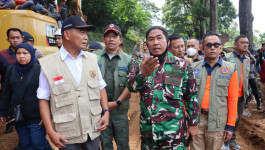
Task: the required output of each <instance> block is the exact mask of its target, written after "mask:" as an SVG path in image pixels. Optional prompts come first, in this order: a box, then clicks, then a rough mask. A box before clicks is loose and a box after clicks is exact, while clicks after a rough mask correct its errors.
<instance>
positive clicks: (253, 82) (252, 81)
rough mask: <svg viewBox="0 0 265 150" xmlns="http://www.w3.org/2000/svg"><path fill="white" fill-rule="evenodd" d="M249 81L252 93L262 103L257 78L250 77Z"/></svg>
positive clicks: (258, 102)
mask: <svg viewBox="0 0 265 150" xmlns="http://www.w3.org/2000/svg"><path fill="white" fill-rule="evenodd" d="M248 83H249V85H250V88H251V90H252V94H253V95H254V97H255V99H256V101H257V104H260V100H259V99H260V96H259V91H258V88H257V83H256V80H255V79H248Z"/></svg>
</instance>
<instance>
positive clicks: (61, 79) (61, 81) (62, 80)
mask: <svg viewBox="0 0 265 150" xmlns="http://www.w3.org/2000/svg"><path fill="white" fill-rule="evenodd" d="M53 81H54V84H55V85H58V84H60V83H63V82H64V79H63V76H59V77H55V78H53Z"/></svg>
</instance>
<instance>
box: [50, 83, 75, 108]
mask: <svg viewBox="0 0 265 150" xmlns="http://www.w3.org/2000/svg"><path fill="white" fill-rule="evenodd" d="M70 90H71V85H70V84H62V85H57V86H55V87H54V88H53V89H52V92H53V94H54V95H55V96H54V101H55V107H56V108H59V107H63V106H67V105H71V104H73V103H74V102H73V99H74V97H73V95H72V94H70Z"/></svg>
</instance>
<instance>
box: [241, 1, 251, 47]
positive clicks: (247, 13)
mask: <svg viewBox="0 0 265 150" xmlns="http://www.w3.org/2000/svg"><path fill="white" fill-rule="evenodd" d="M253 20H254V17H253V15H252V0H240V1H239V27H240V34H244V35H246V36H247V37H248V40H249V47H250V48H253Z"/></svg>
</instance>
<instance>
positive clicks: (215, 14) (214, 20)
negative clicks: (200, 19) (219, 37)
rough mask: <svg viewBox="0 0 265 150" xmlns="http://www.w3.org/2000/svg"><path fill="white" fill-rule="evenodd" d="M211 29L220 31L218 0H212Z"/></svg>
mask: <svg viewBox="0 0 265 150" xmlns="http://www.w3.org/2000/svg"><path fill="white" fill-rule="evenodd" d="M210 31H213V32H217V31H218V9H217V0H210Z"/></svg>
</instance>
